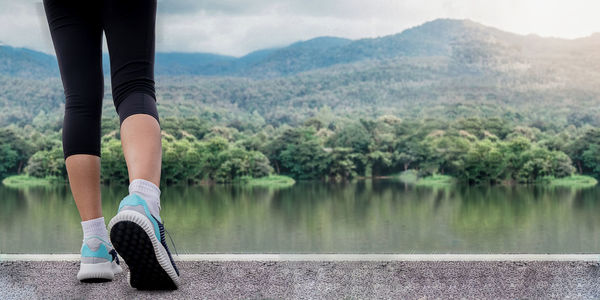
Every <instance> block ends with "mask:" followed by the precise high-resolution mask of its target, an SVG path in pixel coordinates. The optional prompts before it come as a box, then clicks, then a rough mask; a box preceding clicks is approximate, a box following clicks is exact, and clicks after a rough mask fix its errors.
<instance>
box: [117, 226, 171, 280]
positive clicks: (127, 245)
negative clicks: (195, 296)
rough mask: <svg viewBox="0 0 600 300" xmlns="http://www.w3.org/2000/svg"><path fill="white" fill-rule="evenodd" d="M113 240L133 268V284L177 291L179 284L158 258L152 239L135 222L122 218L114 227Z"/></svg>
mask: <svg viewBox="0 0 600 300" xmlns="http://www.w3.org/2000/svg"><path fill="white" fill-rule="evenodd" d="M110 241H111V243H112V245H113V247H114V248H115V250H117V253H119V255H121V257H123V260H125V263H126V264H127V266H128V267H129V276H130V281H129V282H130V285H131V287H134V288H136V289H138V290H176V289H177V285H175V283H174V282H173V280H172V279H171V277H169V274H167V272H166V271H165V270H164V269H163V267H162V266H161V265H160V263H159V262H158V260H157V258H156V253H154V247H153V246H152V241H151V240H150V237H148V234H147V233H146V231H144V229H143V228H142V227H141V226H139V225H138V224H136V223H134V222H132V221H119V222H118V223H116V224H115V225H113V227H112V228H111V230H110Z"/></svg>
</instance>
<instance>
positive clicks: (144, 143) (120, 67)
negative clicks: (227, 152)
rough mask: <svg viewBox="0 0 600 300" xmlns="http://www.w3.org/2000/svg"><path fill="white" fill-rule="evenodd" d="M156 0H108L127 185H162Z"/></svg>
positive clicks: (106, 25) (106, 9) (106, 14)
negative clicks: (137, 182)
mask: <svg viewBox="0 0 600 300" xmlns="http://www.w3.org/2000/svg"><path fill="white" fill-rule="evenodd" d="M155 21H156V0H128V1H119V0H111V1H105V2H104V9H103V26H104V30H105V32H106V40H107V43H108V49H109V54H110V66H111V82H112V91H113V100H114V104H115V108H116V110H117V113H118V114H119V120H120V125H121V126H120V127H121V144H122V147H123V154H124V156H125V160H126V162H127V169H128V171H129V182H130V183H131V182H132V181H133V180H135V179H144V180H147V181H150V182H152V183H154V184H155V185H156V186H157V187H158V186H159V185H160V172H161V161H162V144H161V134H160V122H159V117H158V111H157V107H156V96H155V88H154V86H155V83H154V49H155V45H154V44H155V38H154V36H155Z"/></svg>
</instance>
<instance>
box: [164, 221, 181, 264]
mask: <svg viewBox="0 0 600 300" xmlns="http://www.w3.org/2000/svg"><path fill="white" fill-rule="evenodd" d="M163 228H164V229H165V232H166V233H167V235H168V236H169V239H170V240H171V245H173V250H175V254H177V256H179V253H178V252H177V247H175V242H173V238H171V234H170V233H169V231H168V230H167V227H166V226H164V222H163Z"/></svg>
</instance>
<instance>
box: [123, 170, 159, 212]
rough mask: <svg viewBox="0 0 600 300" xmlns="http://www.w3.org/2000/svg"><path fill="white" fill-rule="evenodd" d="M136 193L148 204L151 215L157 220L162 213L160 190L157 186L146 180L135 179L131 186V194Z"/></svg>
mask: <svg viewBox="0 0 600 300" xmlns="http://www.w3.org/2000/svg"><path fill="white" fill-rule="evenodd" d="M132 193H136V194H138V195H140V196H142V198H143V199H144V200H146V203H148V208H149V209H150V213H151V214H152V215H154V216H155V217H157V218H160V217H159V213H160V189H159V188H158V187H157V186H156V184H154V183H152V182H151V181H148V180H145V179H139V178H138V179H134V180H133V181H131V183H130V184H129V194H132Z"/></svg>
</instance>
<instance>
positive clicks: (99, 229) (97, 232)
mask: <svg viewBox="0 0 600 300" xmlns="http://www.w3.org/2000/svg"><path fill="white" fill-rule="evenodd" d="M81 227H82V228H83V239H84V240H85V239H86V238H88V237H91V236H99V237H100V238H102V239H103V240H104V241H105V242H108V243H110V242H109V239H108V230H106V224H105V223H104V217H100V218H96V219H91V220H87V221H82V222H81Z"/></svg>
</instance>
